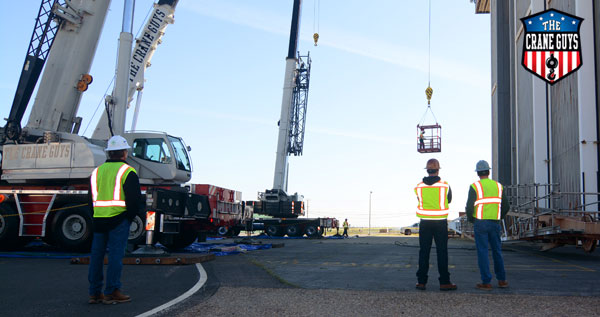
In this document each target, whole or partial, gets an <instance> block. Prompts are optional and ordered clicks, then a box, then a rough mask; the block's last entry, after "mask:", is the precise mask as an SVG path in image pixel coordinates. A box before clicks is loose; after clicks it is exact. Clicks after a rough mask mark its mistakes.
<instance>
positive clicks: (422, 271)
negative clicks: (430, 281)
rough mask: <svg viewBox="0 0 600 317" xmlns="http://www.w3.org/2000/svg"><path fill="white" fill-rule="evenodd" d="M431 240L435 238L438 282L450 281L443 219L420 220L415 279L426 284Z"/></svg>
mask: <svg viewBox="0 0 600 317" xmlns="http://www.w3.org/2000/svg"><path fill="white" fill-rule="evenodd" d="M432 240H435V248H436V251H437V264H438V272H439V273H440V278H439V281H440V284H449V283H450V272H448V222H447V221H446V219H443V220H421V223H420V225H419V247H420V248H419V270H418V271H417V280H418V282H419V283H420V284H427V277H428V276H427V272H428V271H429V253H430V251H431V243H432Z"/></svg>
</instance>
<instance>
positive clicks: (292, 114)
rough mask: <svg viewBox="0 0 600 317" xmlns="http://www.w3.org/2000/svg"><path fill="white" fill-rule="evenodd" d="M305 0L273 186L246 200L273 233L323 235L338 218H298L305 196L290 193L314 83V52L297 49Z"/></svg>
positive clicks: (288, 72) (292, 50) (296, 11)
mask: <svg viewBox="0 0 600 317" xmlns="http://www.w3.org/2000/svg"><path fill="white" fill-rule="evenodd" d="M301 6H302V1H301V0H294V5H293V10H292V23H291V28H290V42H289V46H288V54H287V57H286V62H285V63H286V64H285V76H284V80H283V99H282V102H281V116H280V119H279V134H278V139H277V154H276V158H275V176H274V178H273V189H267V190H265V191H264V192H260V193H259V194H258V201H249V202H247V203H246V204H247V205H248V206H252V207H253V212H254V214H255V215H264V216H267V217H268V218H257V219H255V220H254V222H255V227H257V228H261V227H264V230H265V232H266V233H267V234H268V235H271V236H283V235H286V234H287V235H288V236H302V235H304V234H306V235H307V236H309V237H314V236H320V235H322V234H323V232H324V230H325V228H335V227H337V225H338V223H337V222H338V221H337V219H335V218H312V219H309V218H298V217H299V216H303V215H304V201H303V200H304V197H303V196H302V195H299V194H298V193H295V194H293V195H288V194H287V191H288V178H287V177H288V166H289V164H288V157H289V156H290V155H295V156H298V155H302V151H303V148H304V127H305V124H306V106H307V103H308V88H309V83H310V67H311V63H312V61H311V59H310V54H307V55H305V56H301V55H300V54H299V52H298V51H297V48H298V33H299V31H300V11H301Z"/></svg>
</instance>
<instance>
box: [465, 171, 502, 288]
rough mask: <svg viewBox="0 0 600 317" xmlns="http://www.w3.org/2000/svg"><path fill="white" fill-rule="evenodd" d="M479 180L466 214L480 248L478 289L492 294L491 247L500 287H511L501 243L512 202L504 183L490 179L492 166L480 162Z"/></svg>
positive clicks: (472, 192) (472, 185)
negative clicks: (503, 227)
mask: <svg viewBox="0 0 600 317" xmlns="http://www.w3.org/2000/svg"><path fill="white" fill-rule="evenodd" d="M475 171H476V172H477V176H479V181H478V182H475V183H473V184H471V186H470V187H469V198H468V200H467V206H466V207H465V211H466V213H467V219H468V220H469V222H473V223H474V225H473V227H474V231H475V232H474V234H475V246H476V247H477V263H478V265H479V273H480V274H481V284H477V285H476V287H477V288H478V289H481V290H486V291H489V290H491V289H492V284H490V282H491V281H492V274H491V273H490V260H489V258H488V244H489V246H490V247H491V249H492V257H493V259H494V272H495V273H496V279H498V287H500V288H506V287H508V282H507V281H506V272H505V271H504V260H503V259H502V248H501V240H500V230H501V228H500V220H501V219H504V217H505V216H506V214H507V213H508V210H509V209H510V203H509V202H508V198H506V193H505V192H504V188H503V187H502V184H500V183H498V182H496V181H494V180H492V179H489V175H490V165H489V164H488V162H486V161H483V160H481V161H479V162H477V165H476V166H475Z"/></svg>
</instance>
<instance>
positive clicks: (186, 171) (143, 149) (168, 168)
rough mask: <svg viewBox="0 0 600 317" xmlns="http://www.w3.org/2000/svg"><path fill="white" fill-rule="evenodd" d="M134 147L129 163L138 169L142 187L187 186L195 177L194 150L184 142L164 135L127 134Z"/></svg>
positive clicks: (149, 133) (157, 133)
mask: <svg viewBox="0 0 600 317" xmlns="http://www.w3.org/2000/svg"><path fill="white" fill-rule="evenodd" d="M124 137H125V139H126V140H127V142H129V144H131V146H132V149H131V151H130V152H131V153H130V154H129V155H130V156H129V159H128V163H130V165H131V166H133V168H135V169H136V170H137V172H138V175H139V177H140V183H148V184H159V183H164V182H167V183H169V182H172V183H185V182H188V181H189V180H190V179H191V177H192V162H191V160H190V157H189V153H188V152H189V151H190V150H191V148H190V147H188V146H186V145H185V143H184V142H183V140H182V139H181V138H178V137H175V136H171V135H168V134H166V133H161V132H150V131H148V132H146V131H135V132H127V133H125V135H124Z"/></svg>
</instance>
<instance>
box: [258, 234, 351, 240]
mask: <svg viewBox="0 0 600 317" xmlns="http://www.w3.org/2000/svg"><path fill="white" fill-rule="evenodd" d="M252 238H255V239H344V237H343V236H340V235H333V236H323V237H318V238H317V237H315V238H309V237H305V236H302V237H287V236H286V237H271V236H269V235H266V234H264V233H263V234H259V235H257V236H252Z"/></svg>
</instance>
